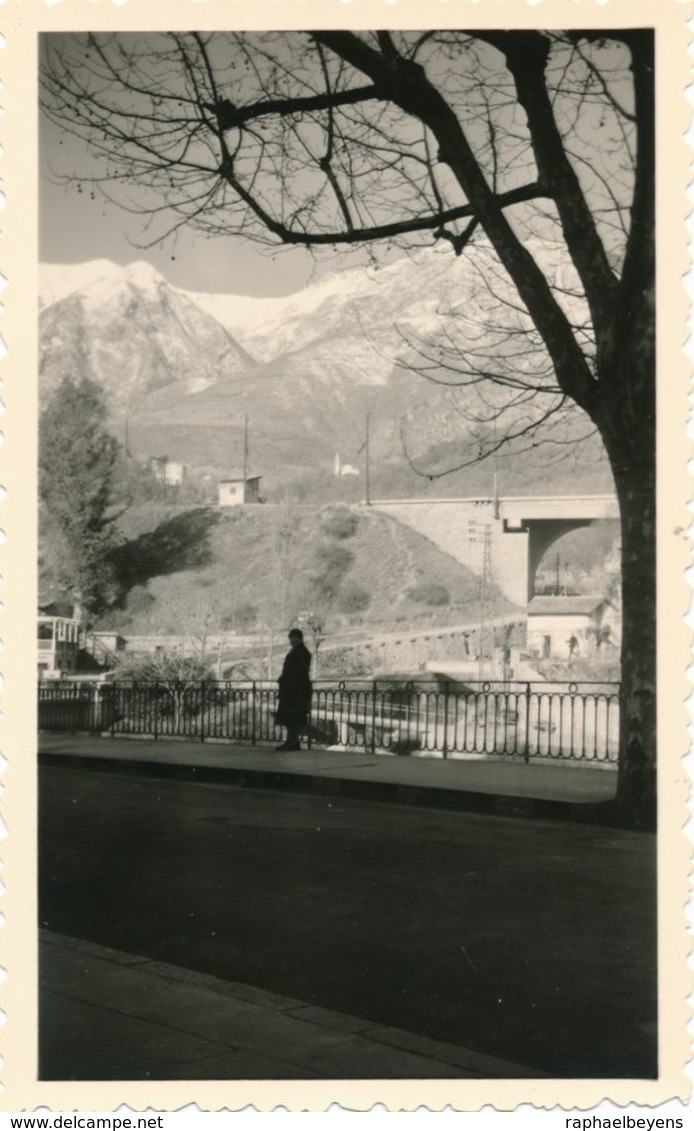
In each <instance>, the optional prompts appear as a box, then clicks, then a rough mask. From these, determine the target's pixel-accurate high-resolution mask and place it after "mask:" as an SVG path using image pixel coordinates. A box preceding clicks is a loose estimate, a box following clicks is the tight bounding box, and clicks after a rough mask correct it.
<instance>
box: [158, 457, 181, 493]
mask: <svg viewBox="0 0 694 1131" xmlns="http://www.w3.org/2000/svg"><path fill="white" fill-rule="evenodd" d="M149 466H150V469H151V471H152V474H153V476H154V478H155V479H156V480H157V482H158V483H166V484H167V486H169V487H179V486H180V485H181V483H182V482H183V479H184V477H185V471H186V469H185V465H184V464H182V463H176V461H175V460H171V459H169V457H168V456H152V457H151V459H150V461H149Z"/></svg>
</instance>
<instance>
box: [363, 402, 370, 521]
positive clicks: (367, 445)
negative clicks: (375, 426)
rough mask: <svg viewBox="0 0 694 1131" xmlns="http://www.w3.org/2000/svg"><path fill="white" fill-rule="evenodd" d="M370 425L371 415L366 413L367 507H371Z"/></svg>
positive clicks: (365, 485)
mask: <svg viewBox="0 0 694 1131" xmlns="http://www.w3.org/2000/svg"><path fill="white" fill-rule="evenodd" d="M370 425H371V413H370V412H367V414H366V440H365V445H366V461H365V484H364V487H365V494H366V499H365V502H366V505H367V507H368V506H370V505H371V466H370V453H369V431H370Z"/></svg>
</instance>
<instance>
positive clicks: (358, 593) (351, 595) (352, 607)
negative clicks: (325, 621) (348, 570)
mask: <svg viewBox="0 0 694 1131" xmlns="http://www.w3.org/2000/svg"><path fill="white" fill-rule="evenodd" d="M370 603H371V594H370V593H369V592H368V590H366V589H364V587H363V586H362V585H357V583H356V582H355V581H348V582H347V583H346V585H344V586H343V588H342V590H341V592H340V599H339V608H340V612H342V613H360V612H363V610H364V609H368V607H369V605H370Z"/></svg>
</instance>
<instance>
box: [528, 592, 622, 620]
mask: <svg viewBox="0 0 694 1131" xmlns="http://www.w3.org/2000/svg"><path fill="white" fill-rule="evenodd" d="M611 604H612V602H611V601H608V599H607V597H599V596H587V597H584V596H580V597H533V599H532V601H531V602H530V604H529V605H528V616H529V617H532V616H534V617H548V616H576V615H578V616H581V615H583V616H587V617H588V616H590V614H591V613H594V612H595V610H596V609H597V608H598V607H599V606H600V605H611Z"/></svg>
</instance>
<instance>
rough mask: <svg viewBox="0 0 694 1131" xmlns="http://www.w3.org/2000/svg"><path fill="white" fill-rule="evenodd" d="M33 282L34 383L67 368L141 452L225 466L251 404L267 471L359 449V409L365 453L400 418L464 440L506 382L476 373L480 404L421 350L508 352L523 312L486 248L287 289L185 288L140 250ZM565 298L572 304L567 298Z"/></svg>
mask: <svg viewBox="0 0 694 1131" xmlns="http://www.w3.org/2000/svg"><path fill="white" fill-rule="evenodd" d="M544 254H545V260H546V261H545V264H544V266H545V269H546V270H549V271H550V272H551V273H553V274H554V276H555V278H557V279H558V281H560V284H561V286H562V287H563V288H564V290H565V291H567V292H571V291H572V290H573V289H574V288H573V287H572V286H571V285H570V284H571V282H572V280H571V279H570V278H568V277H567V274H566V268H565V265H564V264H563V263H562V262H561V258H560V256H559V255H558V254H557V255H555V256H554V258H552V255H551V254H550V253H546V252H545V253H544ZM41 296H42V310H41V315H40V323H41V335H40V336H41V378H42V384H43V387H44V389H50V388H52V387H54V386H55V384H57V383H58V382H59V381H60V380H61V379H62V378H63V377H66V376H69V377H72V378H79V377H81V376H87V377H90V378H93V379H95V380H97V381H98V382H100V384H101V385H102V386H103V388H104V389H105V391H106V395H107V401H108V404H109V407H110V410H111V413H112V418H113V421H114V425H115V424H116V422H119V421H121V420H122V418H123V417H124V416H125V415H127V416H128V417H129V421H130V426H129V427H130V431H129V436H130V440H129V443H130V445H131V447H132V448H133V450H134V451H136V452H137V453H138V454H140V455H147V454H151V455H156V454H161V453H163V452H167V453H168V455H169V456H170V457H171V458H172V459H179V460H182V461H183V462H185V463H188V464H191V465H198V466H209V467H218V468H220V469H221V468H223V467H225V466H228V465H229V466H233V465H237V464H238V462H239V453H240V450H241V435H242V428H243V416H244V415H246V416H248V418H249V420H250V424H251V430H252V436H253V453H254V460H257V462H258V463H259V464H261V465H262V467H263V470H264V473H266V474H267V473H271V472H273V471H274V473H275V474H276V476H277V478H278V480H279V479H281V478H282V477H283V476H284V477H286V475H291V474H293V473H294V472H301V471H302V469H304V470H308V469H314V470H315V469H316V468H318V467H323V468H325V467H331V466H332V463H333V459H334V455H335V453H336V452H338V453H340V456H341V458H342V459H343V460H347V461H348V462H359V460H360V459H361V458H362V457H360V455H359V453H360V450H362V449H363V441H364V428H365V419H366V414H367V412H369V413H370V414H371V455H372V459H373V461H374V463H375V462H378V461H380V462H381V464H382V465H388V463H389V462H391V461H393V460H395V461H398V460H400V461H402V458H403V456H402V440H401V433H402V432H403V430H404V431H405V432H406V434H407V440H408V448H409V451H410V453H412V454H415V455H416V454H418V453H422V452H425V451H426V450H427V449H429V448H431V447H432V446H433V445H436V444H444V445H445V444H446V443H452V442H454V441H455V442H458V441H459V440H461V439H464V437H465V435H466V430H468V429H470V430H472V428H473V427H474V426H473V425H471V424H467V423H466V416H467V417H468V418H469V419H471V418H473V417H474V416H475V414H476V413H478V410H480V408H481V409H482V412H483V414H484V413H485V412H487V413H488V412H489V409H490V405H492V406H493V404H494V398H495V397H497V398H499V397H502V396H506V393H504V392H501V393H500V392H499V390H498V388H496V389H495V387H493V386H490V385H489V383H488V382H485V391H484V398H485V403H484V404H483V405H481V403H480V401H479V395H480V394H479V392H478V390H477V388H476V387H475V386H474V385H468V386H465V387H462V388H459V389H456V388H454V389H452V388H450V387H449V386H448V385H447V384H446V382H447V381H449V382H451V383H455V381H456V380H457V379H458V378H457V376H456V374H455V373H452V372H450V371H446V370H442V369H441V368H440V366H438V365H437V364H435V363H432V361H431V358H432V357H433V356H435V355H436V353H437V349H438V348H439V347H440V346H441V345H443V346H444V348H448V349H449V350H450V352H451V356H452V357H454V358H455V359H457V360H460V359H462V361H463V363H465V361H466V359H467V358H468V357H470V358H473V359H474V358H483V359H484V358H485V357H492V358H494V355H495V353H496V358H495V361H498V360H499V357H501V358H502V361H503V352H504V350H505V349H507V348H511V349H512V350H515V349H516V346H515V344H513V345H512V346H511V347H508V345H506V344H505V343H507V342H509V341H512V340H513V335H511V334H509V333H508V332H507V331H508V326H509V319H510V320H511V322H512V321H513V319H514V318H521V319H522V315H520V314H518V311H517V301H516V300H515V296H513V295H512V291H511V288H510V283H509V281H508V280H507V279H506V277H505V276H504V274H503V272H502V270H501V268H499V266H498V264H496V263H495V261H494V259H493V257H492V256H491V255H490V253H489V251H488V249H485V247H484V246H480V247H473V248H469V249H467V251H466V254H465V255H464V256H461V257H460V258H457V257H456V256H455V255H454V254H453V252H452V250H451V249H450V248H448V247H446V248H441V249H439V248H434V249H426V250H424V251H420V252H418V253H417V254H415V255H413V256H409V257H404V258H403V259H400V260H398V261H397V262H395V263H392V264H390V265H388V266H386V267H383V268H381V269H378V270H376V269H370V270H364V269H360V268H353V269H350V270H348V271H345V272H342V273H339V274H337V273H336V274H333V275H329V276H326V277H325V278H323V279H320V280H318V281H317V282H315V283H314V284H312V285H311V286H309V287H306V288H304V289H303V290H302V291H300V292H298V293H296V294H293V295H289V296H287V297H284V298H251V297H248V296H237V295H213V294H201V293H194V292H187V291H184V290H181V289H180V288H175V287H173V286H171V285H170V284H169V283H168V282H167V281H166V280H165V278H164V277H163V276H162V275H161V274H160V273H158V272H157V271H156V270H154V268H152V267H151V266H150V265H149V264H147V263H132V264H130V265H129V266H127V267H119V266H117V265H115V264H113V263H110V262H108V261H106V260H95V261H92V262H90V263H85V264H78V265H72V266H70V267H56V266H54V265H48V266H47V267H44V268H42V273H41ZM504 297H513V299H514V303H513V305H507V306H504ZM565 301H567V302H568V301H571V303H572V315H573V316H574V317H575V318H576V317H579V316H580V313H581V312H580V304H579V303H577V300H575V299H571V300H568V299H567V300H565ZM500 319H501V321H502V322H503V321H504V320H505V321H506V329H505V330H503V331H501V330H500V327H499V320H500ZM522 354H523V358H522V359H521V360H516V356H515V355H511V356H512V358H513V360H512V361H511V362H510V364H514V365H519V366H522V365H525V364H530V361H531V360H532V350H530V349H528V347H527V344H524V348H523V351H522ZM519 357H520V355H519ZM529 358H530V360H528V359H529ZM421 370H424V371H425V372H427V373H428V375H429V376H430V377H434V379H435V380H436V379H441V380H443V384H436V383H432V382H431V381H429V380H427V379H426V376H424V375H422V372H421ZM524 411H525V410H524Z"/></svg>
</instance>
